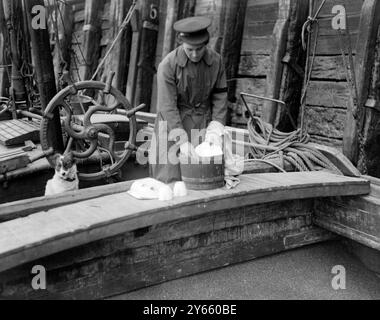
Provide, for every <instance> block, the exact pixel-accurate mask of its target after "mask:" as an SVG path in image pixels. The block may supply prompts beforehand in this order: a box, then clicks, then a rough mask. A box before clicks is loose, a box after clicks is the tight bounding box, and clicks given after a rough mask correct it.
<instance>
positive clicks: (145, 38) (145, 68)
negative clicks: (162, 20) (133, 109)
mask: <svg viewBox="0 0 380 320" xmlns="http://www.w3.org/2000/svg"><path fill="white" fill-rule="evenodd" d="M141 3H142V11H141V14H142V16H141V18H142V31H141V47H140V54H139V59H138V72H137V78H136V93H135V100H134V103H135V105H136V106H137V105H140V104H146V109H145V111H148V112H149V111H150V106H151V98H152V92H153V78H154V75H155V74H156V73H157V70H156V66H155V62H156V49H157V38H158V30H159V15H160V13H159V9H160V0H143V1H141Z"/></svg>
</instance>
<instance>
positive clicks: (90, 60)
mask: <svg viewBox="0 0 380 320" xmlns="http://www.w3.org/2000/svg"><path fill="white" fill-rule="evenodd" d="M103 7H104V2H103V1H99V0H86V6H85V19H84V26H83V55H84V61H83V64H82V65H81V66H80V67H79V72H80V76H81V80H89V79H91V78H92V76H93V73H94V72H95V70H96V67H97V65H98V60H99V56H100V40H101V38H102V28H101V23H102V20H101V13H102V11H103Z"/></svg>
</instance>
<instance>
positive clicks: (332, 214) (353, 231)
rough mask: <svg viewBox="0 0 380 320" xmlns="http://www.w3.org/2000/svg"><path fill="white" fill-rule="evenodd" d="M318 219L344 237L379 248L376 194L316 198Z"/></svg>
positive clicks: (379, 206)
mask: <svg viewBox="0 0 380 320" xmlns="http://www.w3.org/2000/svg"><path fill="white" fill-rule="evenodd" d="M314 220H315V223H316V224H317V225H318V226H321V227H323V228H325V229H327V230H330V231H332V232H334V233H337V234H339V235H341V236H343V237H347V238H349V239H351V240H354V241H357V242H359V243H361V244H363V245H365V246H368V247H370V248H373V249H376V250H380V201H379V199H378V198H374V197H370V196H369V197H360V198H344V200H340V199H326V200H323V201H317V202H316V214H315V218H314Z"/></svg>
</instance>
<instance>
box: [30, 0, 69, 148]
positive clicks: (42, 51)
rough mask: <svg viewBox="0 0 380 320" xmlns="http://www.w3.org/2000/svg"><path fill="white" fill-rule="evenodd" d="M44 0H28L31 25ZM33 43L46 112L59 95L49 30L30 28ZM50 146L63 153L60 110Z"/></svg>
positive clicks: (55, 115)
mask: <svg viewBox="0 0 380 320" xmlns="http://www.w3.org/2000/svg"><path fill="white" fill-rule="evenodd" d="M44 4H45V3H44V1H43V0H28V1H26V2H25V5H26V10H27V13H28V19H29V25H31V23H32V18H33V16H32V8H33V7H34V6H37V5H39V6H44ZM29 30H30V35H31V41H32V51H33V61H34V64H35V71H36V75H37V83H38V89H39V93H40V101H41V107H42V110H45V109H46V107H47V105H48V104H49V102H50V100H51V99H52V98H53V97H54V96H55V95H56V94H57V87H56V82H55V75H54V65H53V57H52V54H51V51H50V38H49V32H48V30H47V29H34V28H30V29H29ZM49 130H50V137H51V141H50V146H51V147H52V148H54V150H56V151H57V152H63V141H62V129H61V120H60V116H59V110H58V108H57V109H56V110H55V112H54V119H53V120H52V121H51V123H50V126H49Z"/></svg>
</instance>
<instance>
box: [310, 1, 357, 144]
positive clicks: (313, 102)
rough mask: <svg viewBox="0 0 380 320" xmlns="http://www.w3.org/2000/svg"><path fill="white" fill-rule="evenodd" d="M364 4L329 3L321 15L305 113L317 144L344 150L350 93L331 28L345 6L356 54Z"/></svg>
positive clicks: (335, 32) (339, 51)
mask: <svg viewBox="0 0 380 320" xmlns="http://www.w3.org/2000/svg"><path fill="white" fill-rule="evenodd" d="M363 2H364V1H363V0H327V2H326V5H325V6H324V8H323V9H322V11H321V14H320V19H319V22H320V23H319V24H320V32H319V40H318V45H317V50H316V59H315V65H314V68H313V73H312V81H311V83H310V87H309V89H308V93H307V101H306V104H307V106H306V110H305V115H306V116H305V123H306V128H307V130H308V132H309V134H310V135H311V137H312V140H313V141H314V142H317V143H321V144H325V145H331V146H335V147H338V148H342V145H343V133H344V128H345V125H346V112H347V107H348V104H349V98H350V91H349V87H348V84H347V82H346V71H345V68H344V66H343V59H342V56H341V50H340V45H339V43H340V42H339V38H338V35H337V31H335V30H333V28H332V25H331V20H332V18H333V16H334V15H333V14H331V12H332V7H333V6H334V5H338V4H342V5H344V6H345V8H346V13H347V17H348V19H347V24H348V26H349V29H350V34H351V41H352V48H353V52H354V54H355V53H356V50H355V48H356V44H357V40H358V38H357V35H358V27H359V20H360V13H361V8H362V5H363ZM317 4H318V3H316V5H317ZM314 12H315V11H314Z"/></svg>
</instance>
